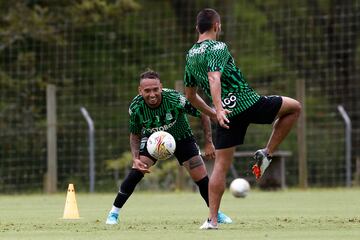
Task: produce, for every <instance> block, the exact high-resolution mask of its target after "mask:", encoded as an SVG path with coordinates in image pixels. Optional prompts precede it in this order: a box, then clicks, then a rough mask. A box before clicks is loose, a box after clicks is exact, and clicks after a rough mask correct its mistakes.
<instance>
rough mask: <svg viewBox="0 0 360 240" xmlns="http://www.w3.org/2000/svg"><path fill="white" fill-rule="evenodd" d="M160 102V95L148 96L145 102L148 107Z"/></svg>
mask: <svg viewBox="0 0 360 240" xmlns="http://www.w3.org/2000/svg"><path fill="white" fill-rule="evenodd" d="M160 102H161V97H153V98H149V99H148V101H147V104H148V105H149V106H150V107H153V108H154V107H157V106H159V105H160Z"/></svg>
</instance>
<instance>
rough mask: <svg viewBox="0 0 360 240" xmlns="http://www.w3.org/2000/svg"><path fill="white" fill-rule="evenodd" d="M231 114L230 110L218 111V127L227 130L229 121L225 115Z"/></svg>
mask: <svg viewBox="0 0 360 240" xmlns="http://www.w3.org/2000/svg"><path fill="white" fill-rule="evenodd" d="M229 113H231V111H230V110H227V109H221V110H219V111H216V118H217V120H218V122H219V125H220V126H221V127H223V128H226V129H229V126H228V125H227V124H228V123H229V122H230V121H229V119H228V118H227V117H226V115H227V114H229Z"/></svg>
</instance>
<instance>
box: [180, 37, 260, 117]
mask: <svg viewBox="0 0 360 240" xmlns="http://www.w3.org/2000/svg"><path fill="white" fill-rule="evenodd" d="M217 71H219V72H221V100H222V105H223V108H225V109H228V110H230V111H231V113H230V114H229V115H228V116H229V117H232V116H234V115H237V114H239V113H241V112H243V111H244V110H246V109H248V108H249V107H251V106H252V105H253V104H254V103H256V102H257V101H258V100H259V99H260V96H259V94H257V93H256V92H255V91H254V90H253V89H252V88H251V87H250V86H249V84H248V83H247V82H246V80H245V77H244V75H243V74H242V73H241V71H240V69H239V68H237V67H236V65H235V62H234V58H233V57H232V56H231V54H230V52H229V50H228V48H227V46H226V44H225V43H223V42H219V41H215V40H205V41H203V42H200V43H195V44H194V45H193V46H192V48H191V49H190V50H189V51H188V53H187V55H186V67H185V76H184V84H185V86H186V87H195V86H199V87H201V88H202V89H203V90H204V92H205V94H206V95H207V96H208V97H209V98H210V99H212V98H211V93H210V85H209V80H208V75H207V74H208V72H217Z"/></svg>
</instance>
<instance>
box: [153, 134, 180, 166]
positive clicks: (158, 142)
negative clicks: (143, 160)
mask: <svg viewBox="0 0 360 240" xmlns="http://www.w3.org/2000/svg"><path fill="white" fill-rule="evenodd" d="M146 148H147V150H148V152H149V154H150V155H151V156H153V157H154V158H156V159H157V160H166V159H168V158H170V157H171V156H172V155H173V154H174V152H175V149H176V143H175V139H174V137H173V136H172V135H171V134H170V133H168V132H164V131H158V132H154V133H153V134H151V135H150V137H149V139H148V140H147V145H146Z"/></svg>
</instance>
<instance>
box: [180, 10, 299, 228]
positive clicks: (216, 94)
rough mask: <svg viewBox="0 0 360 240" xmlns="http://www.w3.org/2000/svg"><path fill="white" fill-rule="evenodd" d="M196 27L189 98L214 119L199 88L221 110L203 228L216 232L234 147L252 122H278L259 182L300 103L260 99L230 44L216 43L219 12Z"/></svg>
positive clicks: (261, 158)
mask: <svg viewBox="0 0 360 240" xmlns="http://www.w3.org/2000/svg"><path fill="white" fill-rule="evenodd" d="M196 28H197V31H198V41H197V42H196V43H195V44H194V45H193V46H192V47H191V49H190V50H189V51H188V53H187V56H186V67H185V77H184V83H185V94H186V97H187V98H188V100H189V101H190V102H191V104H192V105H193V106H194V107H196V108H197V109H199V110H200V111H201V112H203V113H206V114H208V115H209V116H212V115H213V114H214V113H213V112H211V111H213V110H212V109H211V108H210V107H209V106H208V105H207V104H206V103H205V102H204V101H203V99H202V98H201V97H200V96H199V95H198V94H197V87H201V88H202V89H203V90H204V92H205V94H206V95H207V96H208V97H210V99H212V102H213V104H214V107H215V111H216V117H217V120H218V125H217V129H216V134H215V135H216V141H215V148H216V157H215V165H214V170H213V173H212V175H211V178H210V183H209V200H210V207H209V208H210V215H209V219H208V220H207V221H205V223H204V224H203V225H202V226H201V227H200V228H201V229H217V228H218V226H217V223H218V221H217V217H216V213H217V211H218V209H219V206H220V201H221V198H222V195H223V193H224V190H225V178H226V174H227V172H228V169H229V167H230V165H231V162H232V159H233V156H234V151H235V147H236V146H237V145H241V144H243V142H244V137H245V133H246V129H247V127H248V126H249V124H250V123H255V124H271V123H273V122H274V125H273V131H272V134H271V136H270V139H269V141H268V143H267V145H266V146H265V148H264V149H260V150H257V151H256V152H255V155H254V158H255V160H256V164H255V165H254V166H253V173H254V174H255V176H256V178H257V179H259V178H260V177H261V176H262V175H263V174H264V172H265V170H266V168H267V167H268V166H269V164H270V163H271V155H272V154H273V152H274V151H275V149H276V148H277V146H278V145H279V144H280V143H281V142H282V140H283V139H284V138H285V137H286V135H287V134H288V133H289V131H290V130H291V128H292V126H293V124H294V123H295V121H296V120H297V118H298V116H299V114H300V111H301V105H300V104H299V102H297V101H296V100H294V99H291V98H288V97H282V96H260V95H259V94H257V93H256V92H255V91H254V90H253V89H252V88H251V87H250V86H249V85H248V83H247V82H246V80H245V77H244V75H243V74H242V72H241V71H240V69H239V68H237V67H236V65H235V62H234V58H233V57H232V56H231V54H230V52H229V50H228V47H227V46H226V44H225V43H223V42H220V41H217V38H218V36H219V33H220V31H221V21H220V15H219V14H218V13H217V12H216V11H215V10H213V9H209V8H207V9H203V10H202V11H200V12H199V13H198V15H197V23H196Z"/></svg>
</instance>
